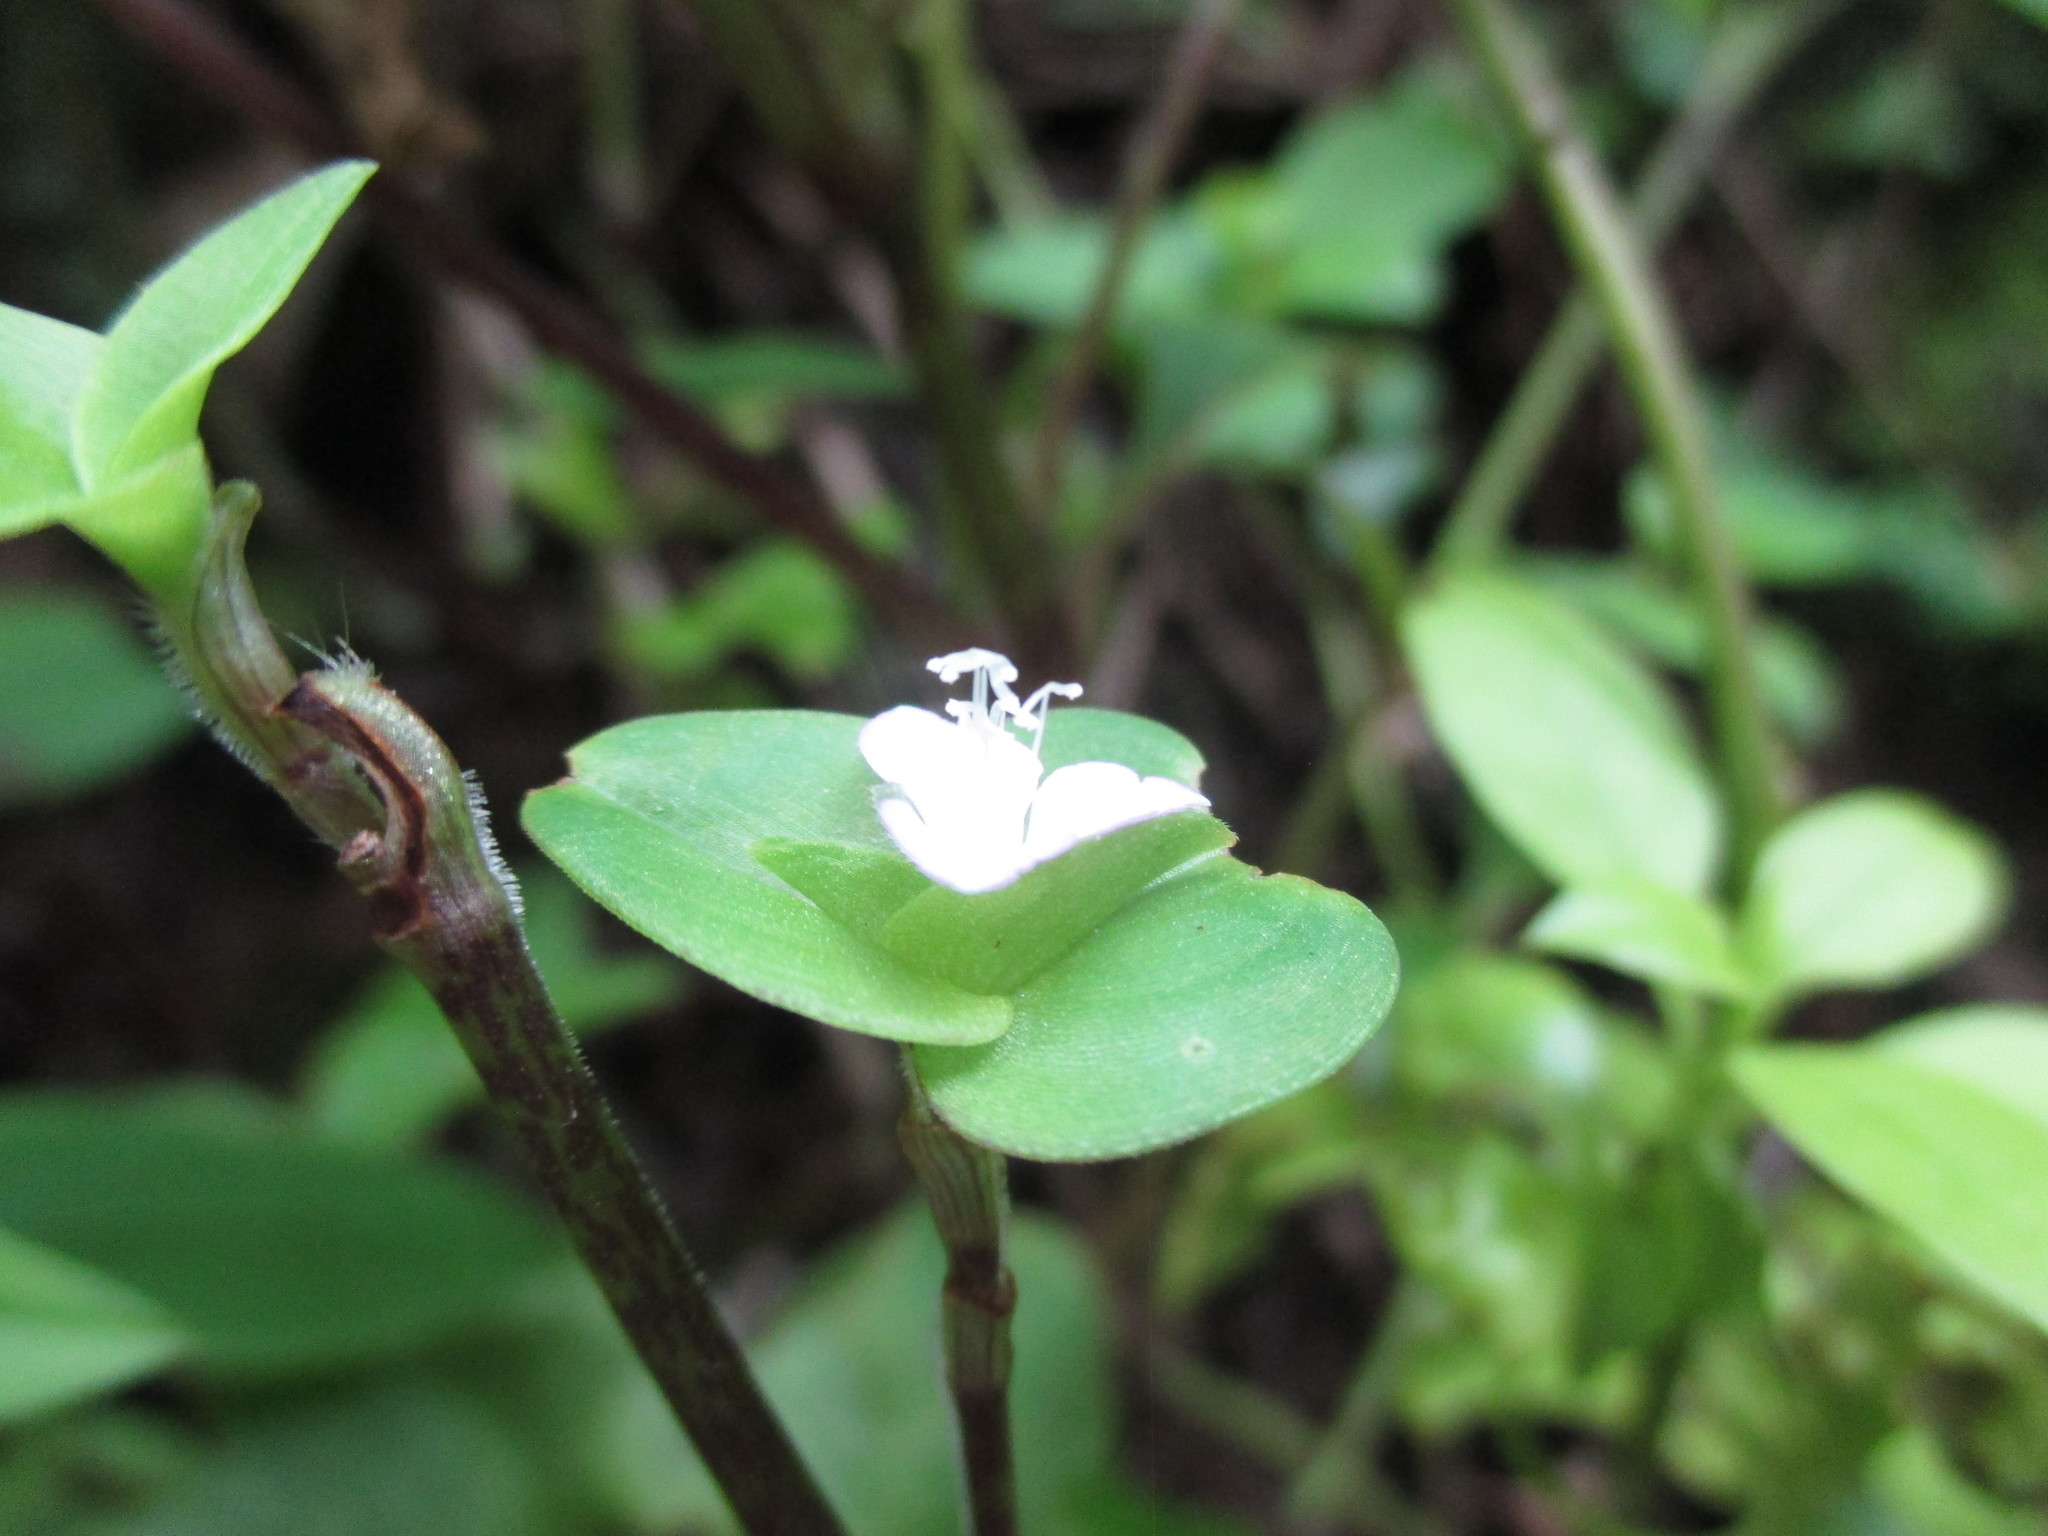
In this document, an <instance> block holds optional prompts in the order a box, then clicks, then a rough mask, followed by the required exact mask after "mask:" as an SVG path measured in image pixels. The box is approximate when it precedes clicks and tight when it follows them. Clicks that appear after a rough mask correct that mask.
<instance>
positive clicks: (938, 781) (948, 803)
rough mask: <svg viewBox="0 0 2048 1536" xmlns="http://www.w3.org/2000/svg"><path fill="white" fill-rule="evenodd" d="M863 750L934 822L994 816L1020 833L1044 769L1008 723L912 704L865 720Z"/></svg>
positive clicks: (987, 819)
mask: <svg viewBox="0 0 2048 1536" xmlns="http://www.w3.org/2000/svg"><path fill="white" fill-rule="evenodd" d="M860 751H861V756H862V757H865V758H866V759H867V760H868V766H869V767H870V768H872V769H874V770H875V772H876V774H877V775H879V776H880V777H881V778H882V779H883V780H884V781H885V782H887V783H890V784H894V785H897V786H898V787H899V788H901V789H902V791H903V793H904V794H905V795H906V796H907V797H908V798H909V800H910V803H911V804H912V805H914V806H916V807H917V811H918V814H919V815H920V816H922V817H924V819H925V820H926V821H927V822H929V823H931V824H932V825H933V826H935V827H936V826H939V825H940V824H942V823H950V822H953V821H956V820H960V819H963V818H964V819H969V820H973V821H976V822H994V823H996V824H998V825H1001V826H1005V827H1014V828H1015V834H1014V835H1015V836H1017V837H1018V838H1022V837H1023V835H1024V813H1025V812H1026V811H1027V810H1029V809H1030V806H1031V794H1032V791H1033V790H1035V789H1036V788H1037V787H1038V776H1039V775H1040V774H1041V773H1043V772H1044V771H1045V770H1044V769H1043V768H1042V767H1040V766H1039V762H1038V759H1037V757H1035V756H1034V755H1033V754H1032V751H1031V749H1030V748H1029V747H1027V746H1025V745H1024V743H1022V742H1021V741H1019V740H1017V738H1016V737H1014V736H1012V735H1011V734H1010V733H1009V732H1008V731H1004V730H999V729H996V728H994V727H985V726H978V725H975V724H973V723H972V722H965V721H960V722H956V721H952V720H946V719H942V718H941V717H939V716H938V715H935V714H933V713H932V712H931V711H930V710H928V709H916V708H913V707H912V706H910V705H908V704H900V705H898V706H897V707H896V708H894V709H890V710H885V711H883V712H882V713H881V714H879V715H877V716H875V718H874V719H872V720H870V721H869V722H868V723H867V724H866V725H864V726H862V727H861V732H860Z"/></svg>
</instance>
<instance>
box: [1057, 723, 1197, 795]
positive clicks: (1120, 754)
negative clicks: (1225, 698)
mask: <svg viewBox="0 0 2048 1536" xmlns="http://www.w3.org/2000/svg"><path fill="white" fill-rule="evenodd" d="M1038 755H1039V759H1040V761H1042V762H1043V763H1044V764H1045V771H1046V772H1047V773H1051V772H1052V771H1053V770H1054V769H1056V768H1065V767H1067V766H1068V765H1069V764H1072V763H1122V764H1123V765H1124V766H1125V767H1126V768H1129V769H1132V770H1134V771H1135V772H1137V773H1140V774H1144V775H1146V776H1147V777H1156V778H1162V779H1172V780H1173V781H1174V783H1176V784H1185V785H1187V786H1188V788H1190V789H1200V788H1201V787H1202V769H1203V768H1204V767H1206V766H1207V765H1206V764H1205V763H1204V762H1203V761H1202V754H1201V752H1200V750H1199V749H1198V748H1197V747H1196V746H1195V744H1194V743H1193V742H1191V741H1189V740H1188V739H1187V737H1185V736H1183V735H1181V733H1180V732H1179V731H1176V730H1175V729H1174V728H1173V727H1172V726H1170V725H1161V724H1160V723H1159V722H1158V721H1157V720H1148V719H1146V718H1145V717H1144V716H1143V715H1127V714H1124V713H1122V712H1121V711H1119V710H1114V709H1086V708H1075V709H1056V710H1054V711H1053V712H1052V717H1051V718H1050V719H1049V720H1048V721H1047V722H1046V726H1045V739H1044V740H1043V741H1042V742H1041V743H1040V744H1039V753H1038Z"/></svg>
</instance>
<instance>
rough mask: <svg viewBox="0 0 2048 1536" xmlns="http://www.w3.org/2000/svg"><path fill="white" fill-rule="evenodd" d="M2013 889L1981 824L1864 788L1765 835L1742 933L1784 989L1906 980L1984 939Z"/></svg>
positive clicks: (1774, 984) (1751, 963)
mask: <svg viewBox="0 0 2048 1536" xmlns="http://www.w3.org/2000/svg"><path fill="white" fill-rule="evenodd" d="M2006 896H2007V875H2006V871H2005V865H2004V861H2003V859H2002V857H2001V855H2000V854H1999V851H1998V849H1997V847H1996V846H1995V845H1994V844H1993V843H1992V842H1991V841H1990V839H1988V838H1986V837H1985V836H1984V835H1983V834H1982V833H1981V832H1979V831H1978V830H1977V829H1976V828H1974V827H1972V826H1970V825H1969V824H1968V823H1966V822H1964V821H1961V820H1959V819H1958V818H1956V817H1954V816H1951V815H1950V814H1949V813H1948V812H1946V811H1944V810H1943V809H1942V808H1941V807H1940V806H1938V805H1936V804H1934V803H1933V802H1932V801H1930V800H1926V799H1923V798H1922V797H1920V796H1918V795H1910V794H1906V793H1903V792H1901V791H1897V790H1880V789H1864V790H1854V791H1851V792H1850V793H1848V794H1844V795H1837V796H1835V797H1834V798H1833V799H1831V800H1824V801H1822V802H1821V803H1820V804H1818V805H1814V806H1810V807H1808V808H1807V809H1806V810H1804V811H1801V812H1800V813H1799V814H1798V815H1797V816H1794V817H1793V818H1792V819H1791V820H1790V821H1788V822H1786V823H1785V825H1784V826H1782V827H1780V828H1779V829H1778V831H1777V832H1776V833H1775V834H1774V835H1773V836H1772V838H1771V840H1770V841H1769V842H1768V843H1766V844H1765V845H1764V850H1763V853H1762V854H1761V855H1760V856H1759V858H1758V860H1757V867H1756V873H1755V875H1754V877H1753V878H1752V880H1751V882H1750V891H1749V895H1748V898H1747V900H1746V901H1745V903H1744V905H1743V910H1742V915H1741V920H1740V944H1741V949H1742V953H1743V956H1744V958H1745V960H1746V962H1747V965H1748V967H1749V969H1750V970H1751V971H1752V972H1753V973H1754V974H1755V976H1756V977H1757V980H1758V983H1759V985H1760V986H1761V987H1763V988H1764V989H1765V990H1767V991H1770V992H1772V993H1774V994H1776V995H1779V996H1791V995H1795V994H1799V993H1804V992H1810V991H1815V990H1819V989H1822V988H1827V987H1887V986H1896V985H1898V984H1899V983H1901V982H1905V981H1910V980H1912V979H1913V978H1914V977H1916V976H1921V975H1924V974H1926V973H1927V972H1929V971H1932V970H1936V969H1938V968H1940V967H1941V966H1943V965H1946V964H1948V963H1949V962H1950V961H1952V960H1955V959H1958V958H1960V957H1961V956H1962V955H1964V954H1966V953H1968V952H1969V951H1970V950H1971V949H1973V948H1975V947H1976V946H1977V944H1979V943H1980V942H1982V940H1983V939H1984V937H1985V936H1986V935H1987V934H1988V933H1989V932H1990V930H1991V928H1992V927H1993V926H1994V925H1995V924H1996V923H1997V921H1998V919H1999V917H2000V915H2001V914H2002V913H2003V912H2004V910H2005V903H2006Z"/></svg>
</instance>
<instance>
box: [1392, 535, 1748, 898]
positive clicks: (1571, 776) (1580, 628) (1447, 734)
mask: <svg viewBox="0 0 2048 1536" xmlns="http://www.w3.org/2000/svg"><path fill="white" fill-rule="evenodd" d="M1404 637H1405V639H1406V642H1407V647H1408V653H1409V659H1410V661H1411V662H1412V664H1413V665H1414V668H1415V673H1416V681H1417V683H1418V684H1419V686H1420V688H1421V691H1422V698H1423V703H1424V705H1425V706H1426V707H1427V709H1428V712H1429V719H1430V723H1431V725H1433V726H1434V727H1435V729H1436V733H1437V736H1438V738H1439V739H1440V740H1441V741H1442V742H1443V745H1444V750H1445V751H1446V752H1448V753H1449V754H1450V757H1451V760H1452V761H1453V762H1454V763H1455V764H1456V765H1457V768H1458V771H1459V773H1460V774H1461V775H1462V776H1463V777H1464V779H1465V782H1466V784H1467V785H1468V786H1469V787H1470V788H1471V790H1472V793H1473V794H1474V796H1476V797H1477V799H1478V800H1479V803H1480V804H1481V805H1483V806H1484V807H1485V808H1486V811H1487V814H1488V815H1490V816H1491V817H1492V818H1493V819H1494V821H1495V822H1496V823H1497V824H1498V825H1499V826H1500V829H1501V830H1502V831H1503V832H1505V833H1507V835H1508V836H1509V837H1510V838H1511V839H1513V841H1514V842H1515V844H1516V845H1517V846H1518V847H1519V848H1520V849H1521V850H1522V852H1523V853H1525V854H1527V855H1528V857H1529V859H1530V860H1531V861H1532V862H1533V863H1534V864H1536V866H1537V867H1538V868H1540V869H1541V870H1542V871H1543V872H1544V873H1545V874H1547V875H1549V876H1550V877H1551V878H1552V879H1554V880H1556V881H1557V882H1558V883H1559V884H1560V885H1566V886H1574V885H1579V886H1590V885H1600V884H1604V883H1607V882H1609V881H1613V880H1616V879H1623V880H1644V881H1649V882H1651V883H1653V884H1657V885H1664V886H1669V887H1670V888H1671V889H1673V890H1677V891H1686V892H1693V893H1697V892H1700V891H1702V890H1704V889H1705V888H1706V885H1707V881H1708V879H1709V878H1710V877H1711V875H1712V874H1713V870H1714V866H1715V864H1716V862H1717V860H1718V858H1719V854H1720V846H1721V823H1720V813H1719V810H1718V807H1717V805H1716V802H1715V799H1714V793H1713V789H1712V786H1711V785H1710V784H1709V782H1708V780H1707V776H1706V773H1705V771H1704V770H1703V769H1702V768H1701V766H1700V762H1699V756H1698V753H1697V752H1696V751H1695V749H1694V747H1693V743H1692V741H1691V739H1690V737H1689V736H1688V735H1687V733H1686V729H1685V726H1684V724H1683V722H1682V721H1681V719H1680V718H1679V715H1678V712H1677V710H1676V708H1675V707H1674V706H1673V704H1672V702H1671V699H1670V697H1669V695H1668V694H1667V693H1666V692H1665V691H1664V689H1663V688H1662V687H1661V686H1660V685H1659V684H1658V682H1657V680H1656V679H1655V678H1653V677H1652V676H1651V675H1650V674H1649V673H1647V672H1645V671H1644V670H1643V669H1642V667H1640V666H1639V665H1638V664H1637V663H1636V662H1635V661H1634V660H1633V659H1631V658H1630V657H1629V656H1628V655H1627V654H1626V653H1625V652H1623V651H1622V650H1620V649H1619V648H1618V647H1617V646H1616V645H1615V644H1614V643H1613V642H1612V641H1610V640H1609V639H1608V638H1607V637H1606V636H1605V635H1604V634H1602V633H1601V632H1600V631H1599V630H1598V629H1596V628H1594V627H1593V625H1592V624H1591V623H1589V622H1588V621H1587V620H1586V619H1585V618H1584V617H1583V616H1582V615H1580V614H1579V613H1578V612H1577V611H1576V610H1574V609H1573V608H1571V607H1570V606H1569V605H1568V604H1566V603H1565V602H1563V601H1562V600H1561V599H1559V598H1556V597H1554V596H1552V595H1550V594H1549V593H1546V592H1543V591H1542V590H1540V589H1538V588H1535V587H1532V586H1530V585H1528V584H1527V583H1524V582H1520V581H1516V580H1513V579H1511V578H1508V577H1505V576H1499V575H1493V574H1485V575H1480V574H1473V575H1463V576H1459V577H1457V578H1455V579H1453V580H1452V581H1450V582H1447V583H1445V584H1444V585H1443V586H1442V587H1440V588H1439V589H1438V590H1436V591H1435V592H1433V593H1431V594H1429V595H1428V596H1426V597H1423V598H1422V599H1420V600H1419V601H1417V602H1415V603H1414V604H1412V605H1411V607H1410V609H1409V612H1408V618H1407V622H1406V624H1405V625H1404Z"/></svg>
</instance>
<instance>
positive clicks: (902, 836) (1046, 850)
mask: <svg viewBox="0 0 2048 1536" xmlns="http://www.w3.org/2000/svg"><path fill="white" fill-rule="evenodd" d="M926 665H927V666H928V667H929V668H930V670H932V671H933V672H936V673H937V674H938V675H939V680H940V681H941V682H946V683H955V682H958V681H959V680H960V679H961V678H962V677H963V676H965V675H967V674H968V673H972V674H973V677H974V696H973V697H972V698H971V699H955V700H953V701H952V702H951V703H949V704H947V705H946V714H947V715H949V716H951V717H952V718H951V719H945V718H942V717H940V716H938V715H935V714H933V713H932V712H931V711H930V710H928V709H917V708H914V707H912V706H910V705H908V704H905V705H899V706H898V707H897V708H895V709H891V710H885V711H883V712H882V713H881V714H879V715H877V716H875V718H874V719H872V720H870V721H869V722H868V723H867V724H866V725H864V726H863V727H861V733H860V750H861V755H862V756H863V757H865V758H866V759H867V760H868V766H869V767H870V768H872V769H874V770H875V772H876V773H877V774H879V775H880V776H881V777H882V779H883V780H884V781H885V782H886V783H887V784H888V785H889V787H890V791H891V792H890V793H887V794H884V795H882V796H880V797H879V798H878V800H877V802H876V807H875V809H876V811H877V812H878V813H879V814H880V816H881V818H882V825H883V826H884V827H886V828H887V829H888V831H889V836H890V837H892V838H894V839H895V841H896V846H897V847H898V848H901V849H902V850H903V852H904V854H905V855H906V856H907V857H908V858H909V859H910V861H911V863H913V864H915V865H916V866H917V867H918V868H919V869H921V870H923V871H924V872H925V873H926V874H927V875H929V876H930V877H931V878H932V879H934V880H936V881H937V882H938V883H939V884H941V885H945V886H951V887H952V888H953V889H954V890H956V891H960V892H962V893H963V894H965V895H969V896H974V895H979V894H981V893H982V892H984V891H995V890H1000V889H1002V888H1003V887H1004V886H1006V885H1009V884H1011V883H1012V882H1013V881H1015V880H1016V879H1017V877H1018V876H1020V875H1022V874H1023V873H1024V872H1025V871H1026V870H1029V869H1034V868H1036V867H1037V866H1038V865H1040V864H1043V863H1045V862H1046V861H1047V860H1048V859H1056V858H1058V857H1059V856H1060V855H1061V854H1063V853H1065V852H1066V851H1067V850H1068V849H1069V848H1072V847H1073V846H1074V845H1075V844H1076V843H1079V842H1083V841H1085V840H1086V839H1088V838H1091V837H1100V836H1101V835H1102V834H1103V833H1105V832H1114V831H1115V830H1116V829H1117V828H1119V827H1128V826H1130V825H1132V824H1133V823H1135V822H1140V821H1149V820H1151V818H1153V817H1154V816H1167V815H1171V814H1172V813H1173V812H1175V811H1193V810H1202V809H1206V808H1207V806H1208V804H1209V802H1208V800H1207V799H1206V798H1204V797H1203V796H1201V795H1199V794H1197V793H1195V791H1193V790H1192V789H1189V788H1188V787H1187V786H1186V785H1185V784H1179V783H1176V782H1175V781H1174V780H1172V779H1164V778H1157V777H1152V778H1141V777H1140V776H1139V775H1138V774H1137V773H1136V772H1134V771H1133V770H1131V769H1129V768H1126V767H1125V766H1124V765H1123V764H1122V763H1071V764H1069V765H1068V766H1067V767H1065V768H1056V769H1054V770H1053V771H1052V772H1051V773H1050V774H1048V773H1046V771H1045V767H1044V765H1043V764H1042V763H1040V762H1039V760H1038V747H1039V742H1040V740H1041V739H1042V738H1043V736H1044V734H1045V716H1046V712H1047V710H1049V709H1050V708H1051V707H1052V701H1053V698H1054V696H1055V695H1057V696H1059V697H1060V698H1066V699H1074V698H1079V697H1080V696H1081V685H1080V684H1079V683H1047V684H1046V685H1045V686H1044V687H1043V688H1040V689H1039V690H1038V691H1037V692H1036V693H1034V694H1032V695H1031V696H1030V697H1029V698H1028V699H1024V700H1021V701H1020V700H1019V699H1018V697H1017V695H1016V693H1015V692H1014V691H1013V690H1012V688H1011V687H1010V685H1011V684H1012V683H1014V682H1015V681H1016V680H1017V669H1016V668H1015V667H1014V666H1012V665H1011V664H1010V660H1009V658H1008V657H1007V656H999V655H997V654H996V653H995V652H994V651H983V650H971V651H957V652H955V653H954V654H953V655H950V656H937V657H934V658H933V659H932V660H931V661H930V662H928V663H926ZM1020 732H1021V733H1022V735H1020V734H1019V733H1020ZM1025 736H1028V738H1029V741H1028V743H1027V741H1026V740H1025V739H1024V737H1025ZM1041 780H1042V782H1041Z"/></svg>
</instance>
